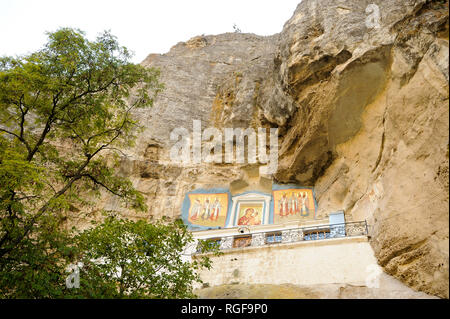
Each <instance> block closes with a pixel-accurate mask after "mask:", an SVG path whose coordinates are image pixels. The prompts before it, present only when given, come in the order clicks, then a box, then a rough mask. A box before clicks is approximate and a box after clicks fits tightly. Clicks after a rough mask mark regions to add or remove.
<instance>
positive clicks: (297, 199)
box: [278, 192, 309, 216]
mask: <svg viewBox="0 0 450 319" xmlns="http://www.w3.org/2000/svg"><path fill="white" fill-rule="evenodd" d="M278 211H279V213H280V216H288V215H296V214H300V216H308V215H309V208H308V194H307V192H299V193H294V192H292V196H291V197H289V198H288V197H287V195H286V193H283V196H282V197H281V198H280V200H279V202H278Z"/></svg>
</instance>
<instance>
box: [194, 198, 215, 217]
mask: <svg viewBox="0 0 450 319" xmlns="http://www.w3.org/2000/svg"><path fill="white" fill-rule="evenodd" d="M221 209H222V205H221V204H220V201H219V198H217V197H216V199H215V201H214V203H211V202H210V200H209V198H206V200H205V202H204V203H203V205H202V203H201V202H200V200H199V199H198V198H197V199H195V201H194V204H193V205H192V210H191V212H192V216H191V220H197V219H198V218H200V219H201V220H211V221H216V220H217V218H219V214H220V211H221Z"/></svg>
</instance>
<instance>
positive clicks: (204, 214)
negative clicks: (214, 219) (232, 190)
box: [202, 198, 211, 220]
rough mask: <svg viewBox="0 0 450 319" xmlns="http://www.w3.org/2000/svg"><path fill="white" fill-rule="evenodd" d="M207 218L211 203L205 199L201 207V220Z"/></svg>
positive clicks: (209, 213) (209, 214)
mask: <svg viewBox="0 0 450 319" xmlns="http://www.w3.org/2000/svg"><path fill="white" fill-rule="evenodd" d="M209 216H211V203H210V202H209V198H207V199H206V201H205V204H204V205H203V213H202V219H203V220H205V219H208V218H209Z"/></svg>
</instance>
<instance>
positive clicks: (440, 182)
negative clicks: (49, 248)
mask: <svg viewBox="0 0 450 319" xmlns="http://www.w3.org/2000/svg"><path fill="white" fill-rule="evenodd" d="M373 4H375V5H376V6H377V7H376V8H374V6H373ZM369 5H371V6H369ZM377 8H378V9H377ZM377 10H379V11H377ZM377 12H379V19H378V17H377ZM448 32H449V28H448V1H430V0H414V1H413V0H389V1H386V0H383V1H382V0H370V1H369V0H358V1H344V0H303V1H302V2H301V3H300V4H299V5H298V7H297V9H296V11H295V13H294V15H293V16H292V18H291V19H290V20H289V21H287V22H286V24H285V25H284V28H283V31H282V32H281V33H280V34H277V35H274V36H271V37H261V36H256V35H253V34H241V33H227V34H222V35H216V36H199V37H195V38H193V39H191V40H189V41H187V42H181V43H178V44H177V45H175V46H174V47H173V48H172V49H171V50H170V52H169V53H167V54H164V55H156V54H151V55H149V56H148V57H147V58H146V59H145V61H143V62H142V64H143V65H145V66H153V67H159V68H160V69H161V72H162V78H161V81H162V82H164V83H165V86H166V89H165V90H164V92H163V93H162V94H161V95H160V96H159V97H158V99H157V102H156V104H155V106H154V107H153V108H152V109H150V110H145V111H142V113H139V114H137V115H138V116H139V117H140V119H141V122H142V124H143V125H144V126H145V131H144V133H142V134H141V135H140V136H139V138H138V141H137V144H136V147H135V148H134V149H132V150H128V152H127V155H126V156H124V157H123V160H122V164H121V167H120V171H121V174H124V175H127V176H129V177H131V179H132V180H133V181H134V183H135V185H136V186H137V188H138V189H139V190H141V191H143V192H144V193H145V194H146V196H147V198H148V205H149V207H150V210H149V212H148V215H147V216H146V218H147V217H148V218H150V219H151V218H158V217H160V216H163V215H164V216H169V217H173V218H176V217H178V216H179V214H180V208H181V203H182V201H183V197H184V193H185V192H186V191H189V190H192V189H195V188H208V187H230V185H231V186H233V185H238V186H236V187H240V188H246V187H247V188H252V189H258V188H259V187H264V185H263V184H264V181H265V179H264V178H273V180H274V181H277V182H279V183H287V182H295V183H297V184H300V185H304V186H314V187H315V189H316V194H317V200H318V206H319V209H320V212H319V215H321V216H325V215H326V214H327V213H328V212H331V211H336V210H341V209H343V210H345V212H346V218H347V219H353V220H364V219H367V220H368V222H369V224H370V225H371V228H370V235H371V245H372V247H373V249H374V251H375V254H376V257H377V259H378V261H379V264H380V265H381V266H382V267H383V268H384V270H385V271H386V272H387V273H388V274H390V275H392V276H394V277H396V278H397V279H399V280H400V281H402V282H404V283H406V284H407V285H408V286H410V287H411V288H413V289H415V290H419V291H422V292H425V293H427V294H431V295H435V296H439V297H444V298H448V291H449V288H448V280H449V278H448V269H449V268H448V252H449V245H448V213H449V209H448V204H449V203H448V201H449V191H448V165H449V162H448V161H449V142H448V128H449V122H448V115H449V114H448V113H449V108H448V96H449V86H448V80H449V75H448V74H449V73H448ZM193 120H201V121H202V124H203V125H204V127H202V129H203V128H205V127H209V126H214V127H217V128H222V127H242V128H247V127H278V128H279V133H280V140H279V144H280V149H279V166H278V171H277V172H276V173H275V174H273V176H265V177H264V178H263V177H259V178H252V174H251V173H249V172H250V171H251V167H250V169H249V167H248V166H245V165H232V164H205V163H202V164H184V165H182V164H176V163H173V162H171V161H170V159H169V151H170V146H171V145H172V144H173V141H170V139H169V136H170V132H171V131H172V130H173V129H174V128H176V127H185V128H187V129H188V130H190V131H192V121H193ZM233 183H234V184H233ZM101 206H102V207H101V208H104V209H118V204H117V203H116V202H115V201H114V199H113V198H107V197H106V198H105V200H104V201H103V202H102V205H101Z"/></svg>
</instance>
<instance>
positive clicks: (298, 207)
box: [273, 188, 316, 224]
mask: <svg viewBox="0 0 450 319" xmlns="http://www.w3.org/2000/svg"><path fill="white" fill-rule="evenodd" d="M273 203H274V207H273V208H274V210H273V211H274V215H273V222H274V224H278V223H282V222H285V221H291V220H299V219H314V218H315V214H316V203H315V201H314V193H313V191H312V189H309V188H292V189H280V190H276V191H274V192H273Z"/></svg>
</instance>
